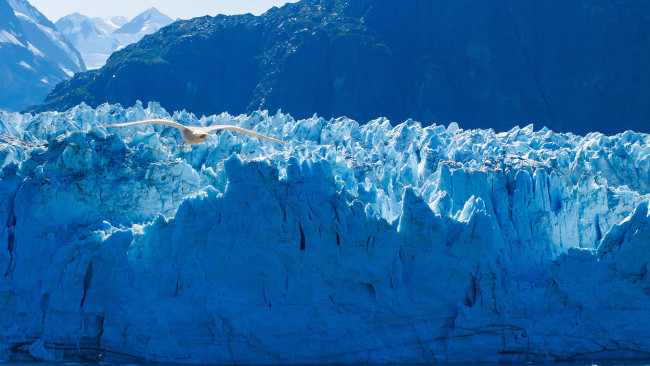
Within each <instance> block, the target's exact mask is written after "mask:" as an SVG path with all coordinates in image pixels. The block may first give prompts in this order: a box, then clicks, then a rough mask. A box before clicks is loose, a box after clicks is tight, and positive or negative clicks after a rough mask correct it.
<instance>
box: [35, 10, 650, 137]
mask: <svg viewBox="0 0 650 366" xmlns="http://www.w3.org/2000/svg"><path fill="white" fill-rule="evenodd" d="M649 49H650V3H649V2H647V1H642V0H632V1H610V2H602V1H599V0H576V1H572V2H569V3H566V2H560V1H551V2H539V1H533V0H522V1H519V0H518V1H515V0H511V1H500V2H476V1H473V0H458V1H456V0H454V1H451V0H449V1H428V0H303V1H301V2H298V3H295V4H288V5H286V6H283V7H282V8H279V9H278V8H274V9H271V10H270V11H269V12H267V13H266V14H264V15H262V16H259V17H255V16H252V15H242V16H230V17H226V16H217V17H214V18H212V17H203V18H195V19H192V20H188V21H181V22H176V23H174V24H172V25H170V26H168V27H166V28H164V29H162V30H161V31H159V32H158V33H156V34H154V35H151V36H148V37H145V38H144V39H143V40H142V41H140V42H139V43H137V44H135V45H132V46H130V47H127V48H125V49H124V50H122V51H119V52H117V53H115V54H114V55H113V56H111V58H110V59H109V61H108V63H107V65H106V66H105V67H104V68H103V69H101V70H100V71H98V72H86V73H83V74H78V75H76V76H75V77H74V78H73V79H72V80H71V81H65V82H63V83H61V84H60V85H58V86H57V87H56V88H55V90H54V91H53V92H52V93H51V94H50V95H49V96H48V98H47V100H46V103H45V104H43V105H41V106H35V107H32V108H30V109H29V110H30V111H44V110H52V109H56V110H64V109H67V108H70V107H72V106H74V105H76V104H78V103H80V102H85V103H86V104H89V105H91V106H96V105H98V104H101V103H104V102H109V103H121V104H124V105H132V104H133V103H135V101H136V100H138V99H139V100H141V101H143V102H147V101H152V100H154V101H159V102H160V103H161V104H162V105H163V106H164V107H165V108H167V109H178V110H180V109H187V110H188V111H191V112H194V113H196V114H199V115H200V114H206V115H208V114H214V113H220V112H223V111H228V112H230V113H233V114H238V113H244V112H250V111H252V110H256V109H259V108H262V109H269V110H271V111H275V110H277V109H282V110H283V111H284V112H288V113H291V114H292V115H293V116H295V117H298V118H302V117H308V116H311V115H312V114H314V113H318V114H319V115H321V116H323V117H337V116H341V115H346V116H349V117H351V118H354V119H357V120H359V121H362V122H365V121H367V120H370V119H373V118H376V117H380V116H386V117H388V118H389V119H391V120H392V121H394V122H401V121H403V120H405V119H407V118H413V119H416V120H419V121H421V122H422V123H423V124H425V125H428V124H431V123H442V124H447V123H449V122H451V121H458V122H459V123H460V125H461V127H463V128H476V127H482V128H494V129H496V130H506V129H509V128H511V127H512V126H514V125H526V124H529V123H535V124H536V127H537V128H541V127H542V126H548V127H549V128H551V129H553V130H555V131H571V132H576V133H587V132H589V131H601V132H605V133H615V132H620V131H623V130H626V129H633V130H637V131H644V132H650V124H649V123H648V120H649V119H650V88H648V87H647V85H650V67H648V65H650V52H648V50H649Z"/></svg>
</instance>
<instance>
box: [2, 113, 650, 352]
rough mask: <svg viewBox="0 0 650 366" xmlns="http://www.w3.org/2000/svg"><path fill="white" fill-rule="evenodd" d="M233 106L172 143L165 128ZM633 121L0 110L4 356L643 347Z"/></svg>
mask: <svg viewBox="0 0 650 366" xmlns="http://www.w3.org/2000/svg"><path fill="white" fill-rule="evenodd" d="M144 118H167V119H173V120H175V121H178V122H180V123H183V124H187V125H190V124H192V125H196V124H198V125H205V126H207V125H213V124H233V125H237V126H241V127H244V128H248V129H253V130H254V131H256V132H259V133H262V134H265V135H268V136H271V137H274V138H279V139H284V140H286V141H289V142H290V144H289V145H288V146H285V145H281V144H275V143H272V142H268V141H261V140H258V139H256V138H252V137H250V136H247V135H242V134H237V133H232V132H229V131H223V132H221V133H218V134H217V135H215V136H214V137H210V138H209V139H208V140H206V142H204V143H202V144H200V145H197V146H194V147H187V146H182V145H181V142H182V137H181V134H180V133H179V131H178V130H175V129H173V128H168V127H166V126H151V125H146V126H144V125H140V126H133V127H127V128H115V129H109V130H106V129H105V128H103V127H101V126H102V125H106V124H111V123H120V122H126V121H135V120H140V119H144ZM649 143H650V136H648V135H645V134H639V133H634V132H631V131H628V132H625V133H622V134H618V135H616V136H605V135H602V134H599V133H592V134H589V135H586V136H577V135H573V134H558V133H554V132H553V131H550V130H548V129H546V128H542V129H541V130H537V131H536V130H534V128H533V126H532V125H531V126H527V127H524V128H519V127H517V128H513V129H512V130H510V131H507V132H501V133H497V132H495V131H492V130H463V129H461V128H459V126H458V124H455V123H452V124H450V125H449V126H447V127H445V126H438V125H434V126H430V127H426V128H423V127H422V126H421V125H420V124H419V123H417V122H415V121H411V120H408V121H406V122H404V123H401V124H398V125H396V126H393V125H392V124H391V123H390V122H389V121H388V120H386V119H377V120H374V121H370V122H369V123H367V124H365V125H359V124H358V123H357V122H355V121H353V120H350V119H348V118H338V119H332V120H324V119H322V118H319V117H317V116H314V117H313V118H310V119H305V120H294V119H293V118H291V116H289V115H285V114H282V113H280V112H278V113H276V114H275V115H269V114H268V113H267V112H256V113H253V114H251V115H241V116H231V115H229V114H227V113H224V114H221V115H213V116H208V117H203V118H200V119H198V118H196V117H195V116H194V115H191V114H188V113H186V112H175V113H174V115H170V114H169V113H167V112H166V111H165V110H164V109H162V108H161V107H160V106H159V105H158V104H155V103H150V104H149V105H148V107H147V108H144V107H143V106H142V105H140V104H137V105H136V106H134V107H132V108H128V109H124V108H122V107H120V106H119V105H107V104H105V105H102V106H100V107H98V108H97V109H91V108H89V107H87V106H84V105H81V106H78V107H75V108H73V109H72V110H70V111H68V112H65V113H56V112H47V113H42V114H38V115H35V116H32V115H28V114H25V115H21V114H17V113H13V114H11V113H0V165H1V166H2V170H0V223H4V226H3V227H2V229H1V231H0V248H6V249H0V271H3V273H4V276H3V277H0V298H3V299H5V300H4V301H2V302H0V314H3V316H2V318H0V327H1V329H2V332H0V358H1V359H10V358H18V357H19V356H20V355H24V354H29V355H31V356H33V357H37V358H39V359H43V360H59V361H60V360H74V359H79V358H81V359H86V360H88V359H90V360H97V361H102V360H104V361H143V360H146V361H156V362H183V363H186V362H190V363H200V362H205V363H207V362H210V363H221V362H228V363H330V362H339V363H360V362H477V361H484V362H503V361H540V360H566V359H589V358H607V357H618V358H620V357H626V358H635V357H646V356H647V354H648V352H650V340H648V338H647V337H646V336H645V335H646V332H647V329H649V328H650V316H649V315H648V314H650V295H649V294H650V279H649V277H648V275H647V273H648V266H649V262H650V257H649V256H648V253H650V250H649V249H650V248H649V247H648V246H649V245H650V225H648V222H649V221H650V216H649V214H648V199H649V198H650V196H649V194H650V176H649V174H650V149H649V148H648V147H647V146H649Z"/></svg>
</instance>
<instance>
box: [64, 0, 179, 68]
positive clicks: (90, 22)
mask: <svg viewBox="0 0 650 366" xmlns="http://www.w3.org/2000/svg"><path fill="white" fill-rule="evenodd" d="M171 22H172V19H171V18H170V17H168V16H166V15H165V14H163V13H161V12H160V11H159V10H158V9H156V8H149V9H147V10H146V11H144V12H142V13H141V14H139V15H138V16H136V17H135V18H133V19H132V20H130V21H129V20H128V19H127V18H125V17H123V16H112V17H108V18H105V19H102V18H99V17H95V18H91V17H88V16H85V15H83V14H79V13H73V14H70V15H66V16H65V17H63V18H61V19H59V20H58V21H57V22H56V27H57V29H58V30H59V31H60V32H61V33H63V34H65V35H66V37H68V39H70V41H71V42H72V43H73V44H74V45H75V47H76V48H77V49H79V51H80V52H81V55H82V57H83V58H84V61H85V62H86V65H88V68H89V69H98V68H100V67H102V66H104V64H105V63H106V60H107V59H108V57H109V56H110V55H111V54H112V53H113V52H115V51H117V50H119V49H121V48H123V47H124V46H126V45H129V44H131V43H134V42H137V41H139V40H140V38H142V37H144V36H145V35H147V34H151V33H154V32H156V31H158V30H159V29H160V28H162V27H164V26H166V25H168V24H169V23H171Z"/></svg>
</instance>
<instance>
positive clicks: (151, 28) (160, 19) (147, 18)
mask: <svg viewBox="0 0 650 366" xmlns="http://www.w3.org/2000/svg"><path fill="white" fill-rule="evenodd" d="M171 22H173V19H172V18H170V17H168V16H167V15H165V14H163V13H161V12H160V11H159V10H158V9H156V8H155V7H151V8H149V9H147V10H145V11H144V12H142V13H140V14H139V15H138V16H136V17H135V18H133V19H132V20H131V21H130V22H128V23H126V24H124V25H123V26H122V27H121V28H120V29H117V30H115V31H114V32H113V33H115V34H131V35H134V34H142V36H144V35H145V34H149V33H153V32H156V31H157V30H158V29H160V28H162V27H164V26H166V25H167V24H169V23H171Z"/></svg>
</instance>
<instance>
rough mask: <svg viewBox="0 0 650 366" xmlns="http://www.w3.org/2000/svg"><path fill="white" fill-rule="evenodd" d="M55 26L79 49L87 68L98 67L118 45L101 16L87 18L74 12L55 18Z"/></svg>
mask: <svg viewBox="0 0 650 366" xmlns="http://www.w3.org/2000/svg"><path fill="white" fill-rule="evenodd" d="M55 25H56V28H57V29H58V30H59V32H61V34H63V35H65V36H66V37H67V38H68V39H69V40H70V42H72V44H73V45H74V46H75V48H77V50H79V52H80V53H81V56H82V57H83V59H84V62H85V63H86V67H88V69H90V70H93V69H98V68H100V67H102V66H103V65H104V64H105V63H106V59H108V56H110V54H111V53H113V52H114V51H115V50H117V49H118V48H119V47H120V42H119V41H118V40H117V39H115V38H114V37H111V36H110V33H111V31H112V30H111V29H110V28H111V27H110V25H109V24H108V23H106V22H104V20H103V19H101V18H89V17H86V16H85V15H82V14H79V13H74V14H70V15H66V16H65V17H63V18H61V19H59V20H57V22H56V23H55Z"/></svg>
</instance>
